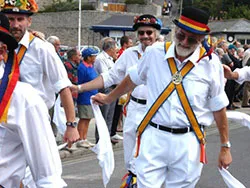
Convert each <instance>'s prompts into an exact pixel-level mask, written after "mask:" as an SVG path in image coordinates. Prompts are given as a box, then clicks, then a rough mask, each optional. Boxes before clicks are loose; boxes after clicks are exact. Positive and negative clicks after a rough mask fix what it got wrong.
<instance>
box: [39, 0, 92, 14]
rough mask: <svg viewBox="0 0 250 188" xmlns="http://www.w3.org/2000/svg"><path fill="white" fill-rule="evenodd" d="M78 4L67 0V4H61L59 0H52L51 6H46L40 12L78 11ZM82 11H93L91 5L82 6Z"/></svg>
mask: <svg viewBox="0 0 250 188" xmlns="http://www.w3.org/2000/svg"><path fill="white" fill-rule="evenodd" d="M78 9H79V4H78V2H77V1H74V2H73V1H72V0H68V1H67V2H61V1H60V0H53V3H52V5H48V6H46V7H45V8H44V10H43V11H42V12H62V11H72V10H78ZM82 10H95V7H94V6H93V5H92V4H83V5H82Z"/></svg>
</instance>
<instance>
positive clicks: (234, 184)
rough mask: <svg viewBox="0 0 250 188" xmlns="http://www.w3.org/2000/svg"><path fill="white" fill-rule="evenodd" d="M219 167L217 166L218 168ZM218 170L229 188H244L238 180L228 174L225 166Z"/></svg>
mask: <svg viewBox="0 0 250 188" xmlns="http://www.w3.org/2000/svg"><path fill="white" fill-rule="evenodd" d="M218 169H219V168H218ZM219 172H220V174H221V176H222V178H223V180H224V182H225V183H226V185H227V186H228V187H229V188H246V187H245V186H244V185H243V184H242V183H241V182H239V180H237V179H236V178H235V177H233V176H232V174H230V172H229V171H228V170H226V169H225V168H222V169H219Z"/></svg>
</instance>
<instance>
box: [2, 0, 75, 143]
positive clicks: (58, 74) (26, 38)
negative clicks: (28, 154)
mask: <svg viewBox="0 0 250 188" xmlns="http://www.w3.org/2000/svg"><path fill="white" fill-rule="evenodd" d="M1 6H2V7H1V8H2V9H1V11H2V12H3V13H5V15H6V16H7V17H8V18H9V21H10V32H11V34H12V35H13V36H14V38H15V39H16V40H17V41H18V48H17V49H16V52H17V53H18V52H19V51H20V49H21V46H24V48H25V49H26V52H25V54H24V55H23V57H22V60H21V61H20V80H21V81H22V82H26V83H29V84H31V85H32V86H33V87H34V88H35V89H36V90H37V91H38V93H39V95H40V96H41V97H42V99H43V100H44V102H45V104H46V105H47V108H48V109H51V108H52V107H53V105H54V103H55V94H56V93H59V94H60V97H61V101H62V105H63V107H64V110H65V114H66V119H67V125H68V126H67V129H66V132H65V135H64V140H65V141H67V142H68V143H69V147H70V146H71V143H72V142H74V141H76V140H77V139H78V138H79V134H78V131H77V129H76V127H75V126H76V125H77V123H76V122H75V109H74V104H73V99H72V95H71V91H70V89H69V86H70V85H71V83H70V81H69V79H68V76H67V72H66V70H65V67H64V66H63V63H62V62H61V60H60V58H59V57H58V55H57V54H56V51H55V48H54V46H53V45H51V44H50V43H48V42H45V41H43V40H41V39H39V38H37V37H35V38H34V39H31V34H30V33H29V32H28V31H27V29H28V27H29V26H30V25H31V21H32V18H31V15H32V14H33V13H35V12H37V11H38V7H37V4H36V2H35V1H34V0H32V1H22V2H20V3H19V4H18V3H12V2H11V1H5V2H4V3H3V4H2V5H1Z"/></svg>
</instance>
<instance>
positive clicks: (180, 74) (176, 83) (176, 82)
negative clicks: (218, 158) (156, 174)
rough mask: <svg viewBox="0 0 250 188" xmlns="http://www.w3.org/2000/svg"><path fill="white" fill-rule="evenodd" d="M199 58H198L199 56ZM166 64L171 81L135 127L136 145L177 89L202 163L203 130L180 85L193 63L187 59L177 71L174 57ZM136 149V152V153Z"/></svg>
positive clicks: (167, 44) (203, 155) (203, 147)
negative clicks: (195, 138)
mask: <svg viewBox="0 0 250 188" xmlns="http://www.w3.org/2000/svg"><path fill="white" fill-rule="evenodd" d="M170 44H171V43H169V42H167V43H166V44H165V51H167V50H168V48H169V46H170ZM200 52H201V53H200V57H202V56H203V54H204V53H205V49H204V48H201V50H200ZM199 59H200V58H199ZM168 65H169V68H170V71H171V74H172V81H171V82H170V83H169V84H168V86H167V87H166V88H165V89H164V91H163V92H162V93H161V94H160V96H159V97H158V98H157V99H156V101H155V102H154V104H153V105H152V106H151V108H150V109H149V111H148V112H147V114H146V115H145V117H144V119H143V120H142V122H141V123H140V125H139V126H138V128H137V135H138V143H137V147H138V149H139V146H140V136H141V134H142V133H143V131H144V130H145V128H146V127H147V125H148V123H149V122H150V120H151V119H152V118H153V116H154V114H155V113H156V112H157V110H158V109H159V108H160V107H161V105H162V104H163V103H164V102H165V101H166V100H167V99H168V97H169V96H170V95H171V94H172V92H173V91H174V90H176V91H177V94H178V96H179V99H180V102H181V104H182V106H183V109H184V111H185V114H186V116H187V118H188V120H189V122H190V124H191V126H192V128H193V130H194V132H195V135H196V137H197V139H198V140H199V142H200V146H201V155H200V161H201V162H202V163H206V157H205V136H204V134H203V132H202V131H201V128H200V126H199V124H198V121H197V119H196V117H195V114H194V112H193V110H192V108H191V106H190V104H189V101H188V98H187V96H186V93H185V89H184V87H183V85H182V79H184V78H185V76H186V75H187V74H188V73H189V72H190V71H191V70H192V68H193V67H194V64H193V63H192V62H191V61H188V62H187V63H186V65H184V66H183V68H182V69H181V70H180V71H178V69H177V67H176V63H175V60H174V58H169V59H168ZM138 149H137V154H136V156H137V155H138Z"/></svg>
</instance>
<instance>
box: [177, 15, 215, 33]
mask: <svg viewBox="0 0 250 188" xmlns="http://www.w3.org/2000/svg"><path fill="white" fill-rule="evenodd" d="M179 21H180V22H181V23H183V24H184V25H187V26H189V27H191V28H193V29H196V30H199V31H202V30H206V31H210V28H209V27H208V26H207V25H206V24H203V23H200V22H197V21H195V20H192V19H190V18H187V17H185V16H181V17H180V19H179Z"/></svg>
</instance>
